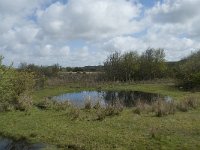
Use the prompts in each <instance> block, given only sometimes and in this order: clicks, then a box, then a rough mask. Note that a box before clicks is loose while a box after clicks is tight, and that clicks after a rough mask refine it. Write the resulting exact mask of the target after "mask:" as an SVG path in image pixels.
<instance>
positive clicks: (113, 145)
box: [0, 84, 200, 149]
mask: <svg viewBox="0 0 200 150" xmlns="http://www.w3.org/2000/svg"><path fill="white" fill-rule="evenodd" d="M93 89H94V88H87V89H86V88H81V87H75V86H74V87H70V86H65V87H59V88H58V87H54V88H47V89H44V90H41V91H36V92H35V93H34V100H35V101H34V102H35V103H38V102H40V101H41V99H44V97H47V96H53V95H58V94H61V93H63V92H74V91H81V90H93ZM101 89H103V90H137V91H145V92H152V93H156V92H158V93H160V94H163V95H169V96H172V97H173V98H175V99H177V100H178V99H180V100H181V99H182V98H183V97H185V96H188V95H195V96H196V95H199V93H190V92H183V91H179V90H176V89H175V88H174V87H173V86H172V85H164V84H146V85H145V84H143V85H142V84H139V85H127V84H114V85H109V86H108V85H106V86H105V85H101ZM101 113H102V112H100V111H99V109H94V108H92V109H89V110H86V109H82V110H76V109H75V108H71V107H69V109H66V110H60V111H56V110H54V109H49V110H40V109H38V108H36V107H34V108H33V109H31V110H29V111H28V112H20V111H10V112H4V113H0V133H1V134H2V135H4V136H9V137H13V138H15V139H19V138H21V137H26V138H27V139H28V140H29V141H31V142H44V143H49V144H53V145H58V146H59V147H61V149H64V148H67V147H68V148H69V147H71V148H72V149H200V143H199V141H200V109H199V108H197V109H190V110H189V111H188V112H181V111H178V112H176V113H175V114H174V115H168V116H164V117H155V115H153V114H151V113H145V114H143V113H142V114H140V115H138V114H135V113H133V109H131V108H129V109H128V108H127V109H124V110H123V111H122V112H120V114H119V115H111V116H108V115H107V116H104V114H103V115H102V114H101Z"/></svg>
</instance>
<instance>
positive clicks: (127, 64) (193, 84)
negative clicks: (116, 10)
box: [103, 48, 200, 89]
mask: <svg viewBox="0 0 200 150" xmlns="http://www.w3.org/2000/svg"><path fill="white" fill-rule="evenodd" d="M103 70H104V72H105V74H104V76H105V78H106V79H107V80H110V81H124V82H127V81H145V80H154V79H162V78H172V79H175V81H176V85H177V86H179V87H182V88H184V89H193V88H197V89H198V88H200V50H199V51H196V52H194V53H192V54H191V55H189V56H188V57H186V58H183V59H181V60H180V61H178V62H166V60H165V53H164V50H163V49H153V48H150V49H147V50H146V51H145V52H143V53H142V54H141V55H139V54H138V53H137V52H136V51H132V52H126V53H124V54H121V53H119V52H114V53H113V54H111V55H109V56H108V57H107V59H106V60H105V62H104V67H103Z"/></svg>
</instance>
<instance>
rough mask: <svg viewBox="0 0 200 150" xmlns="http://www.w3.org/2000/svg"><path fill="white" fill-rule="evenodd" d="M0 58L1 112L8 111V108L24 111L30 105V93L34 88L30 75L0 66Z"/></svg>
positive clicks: (0, 62) (0, 64)
mask: <svg viewBox="0 0 200 150" xmlns="http://www.w3.org/2000/svg"><path fill="white" fill-rule="evenodd" d="M2 59H3V57H1V58H0V106H2V108H3V109H2V108H1V110H2V111H3V110H9V109H8V108H10V107H15V108H20V109H23V110H26V108H25V107H27V108H28V107H29V106H30V104H31V100H30V99H31V98H30V93H31V92H32V89H33V87H34V83H35V82H34V80H33V78H34V76H33V74H32V73H27V72H19V71H16V70H15V69H13V68H12V67H11V66H10V67H6V66H4V65H2Z"/></svg>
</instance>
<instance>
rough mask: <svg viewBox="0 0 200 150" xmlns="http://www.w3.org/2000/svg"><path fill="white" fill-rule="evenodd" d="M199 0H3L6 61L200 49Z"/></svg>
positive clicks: (0, 26)
mask: <svg viewBox="0 0 200 150" xmlns="http://www.w3.org/2000/svg"><path fill="white" fill-rule="evenodd" d="M198 6H200V1H199V0H190V1H188V0H129V1H127V0H43V1H41V0H15V3H13V1H12V0H6V1H5V0H0V54H1V55H3V56H4V57H5V59H4V63H5V64H7V65H9V64H11V63H12V62H14V65H15V66H18V65H19V64H20V63H21V62H27V63H35V64H38V65H52V64H55V63H59V64H60V65H62V66H85V65H98V64H102V62H103V61H104V60H105V59H106V57H107V56H108V55H109V54H110V53H112V52H113V51H116V50H117V51H120V52H121V53H123V52H128V51H133V50H134V51H137V52H138V53H142V52H143V51H145V50H146V49H147V48H149V47H152V48H163V49H164V50H165V53H166V59H167V60H168V61H176V60H180V59H181V58H183V57H185V56H186V55H188V54H190V53H191V51H195V50H197V49H199V48H200V27H199V23H200V10H199V8H198Z"/></svg>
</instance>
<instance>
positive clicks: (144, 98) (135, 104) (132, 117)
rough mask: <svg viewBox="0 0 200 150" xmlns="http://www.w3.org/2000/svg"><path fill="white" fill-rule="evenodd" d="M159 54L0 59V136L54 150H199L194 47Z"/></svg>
mask: <svg viewBox="0 0 200 150" xmlns="http://www.w3.org/2000/svg"><path fill="white" fill-rule="evenodd" d="M164 56H165V55H164V51H163V50H162V49H148V50H146V51H145V52H144V53H143V54H141V55H139V54H137V52H130V53H125V54H120V53H118V52H115V53H113V54H111V55H110V56H108V58H107V59H106V60H105V62H104V65H103V66H99V67H92V68H90V67H89V69H88V67H85V68H84V67H83V68H81V67H79V68H70V67H67V68H64V67H61V66H59V65H58V64H56V65H53V66H37V65H34V64H26V63H22V64H21V65H20V66H19V68H14V67H13V66H12V65H11V66H4V65H3V64H2V60H3V57H1V59H0V79H1V80H0V135H2V136H3V137H10V138H11V139H14V140H19V139H21V138H25V139H26V140H28V141H30V143H47V145H54V146H55V147H56V148H58V149H67V148H71V149H131V148H135V149H146V148H147V147H148V148H149V149H160V148H161V149H162V148H164V149H176V148H177V147H179V148H181V149H198V148H200V144H199V140H200V132H199V131H200V118H199V117H200V115H199V114H200V92H199V87H200V75H199V74H200V61H199V60H200V51H197V52H195V53H193V54H191V55H190V56H188V57H186V58H184V59H182V60H181V61H179V62H166V61H165V57H164ZM83 91H86V92H85V94H86V95H85V96H83V97H80V95H79V97H77V96H72V95H73V94H77V93H78V94H83V93H84V92H83ZM64 94H66V95H64ZM70 94H71V96H70ZM59 95H61V96H60V97H59ZM98 96H99V97H98ZM166 96H167V99H165V98H166ZM52 97H53V99H52ZM60 98H61V99H60ZM65 100H66V101H65ZM76 101H77V102H80V101H81V104H80V103H79V104H80V105H81V107H79V104H78V105H76ZM0 143H1V141H0ZM28 143H29V142H28Z"/></svg>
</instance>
